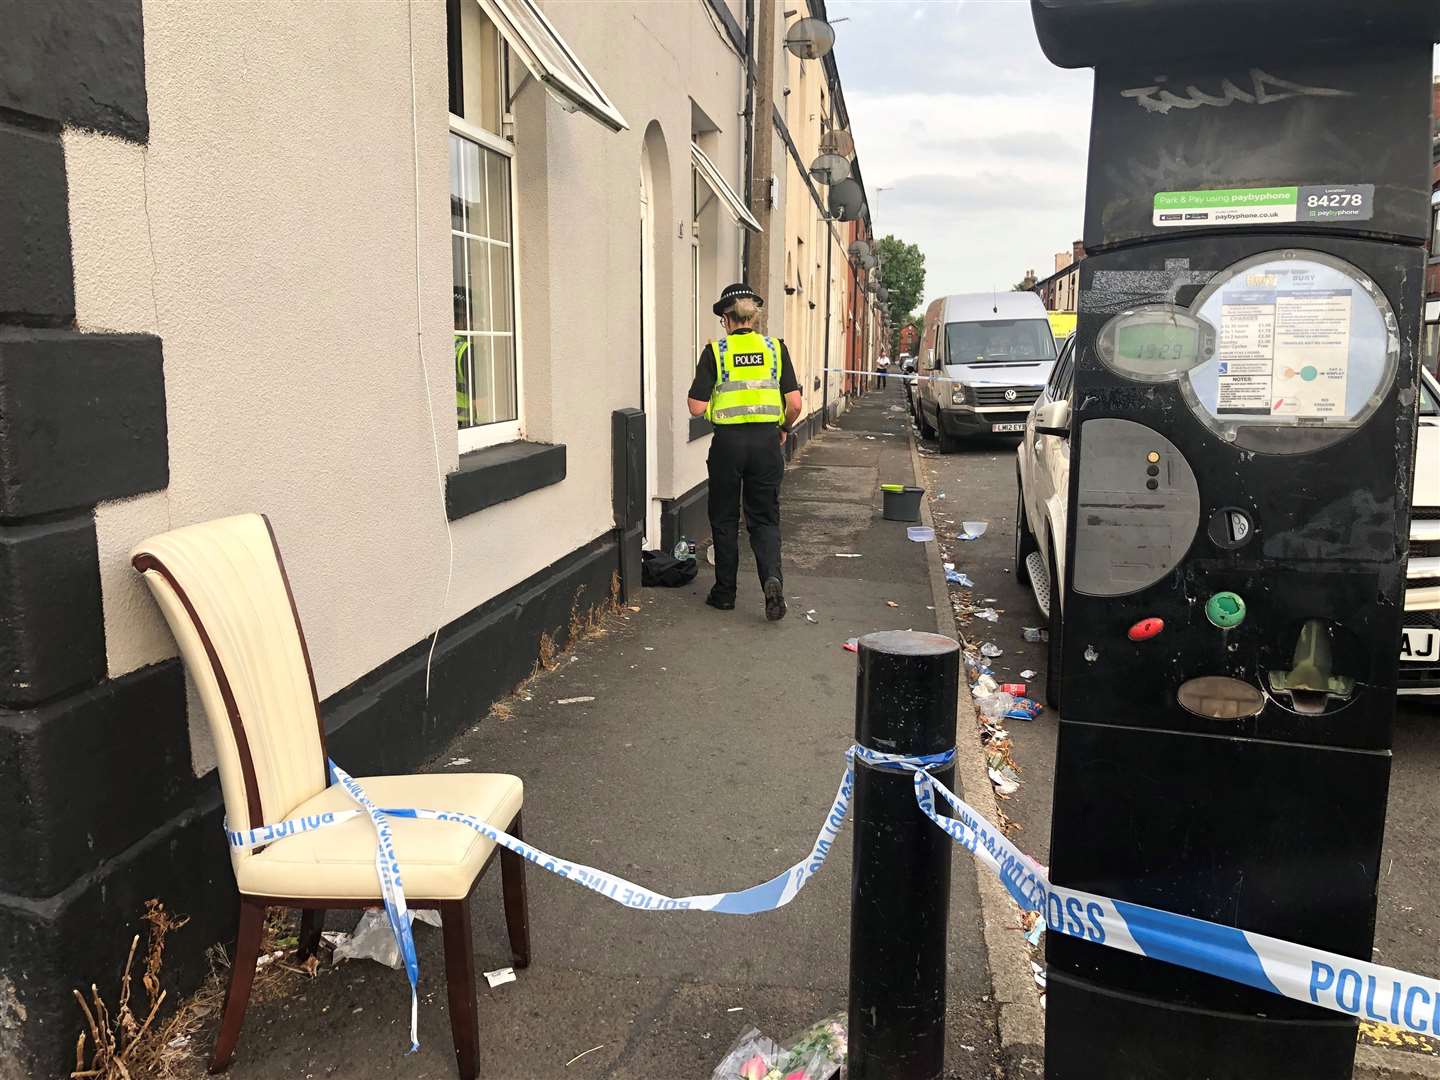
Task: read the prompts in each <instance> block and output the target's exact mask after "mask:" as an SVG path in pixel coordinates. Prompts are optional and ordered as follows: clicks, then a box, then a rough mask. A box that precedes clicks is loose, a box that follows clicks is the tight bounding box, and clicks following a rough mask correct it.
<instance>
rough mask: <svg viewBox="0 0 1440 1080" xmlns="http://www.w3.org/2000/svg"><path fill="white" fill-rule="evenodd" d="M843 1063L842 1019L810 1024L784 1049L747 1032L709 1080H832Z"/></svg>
mask: <svg viewBox="0 0 1440 1080" xmlns="http://www.w3.org/2000/svg"><path fill="white" fill-rule="evenodd" d="M844 1061H845V1017H844V1016H843V1015H838V1016H831V1017H828V1018H827V1019H824V1020H821V1021H820V1022H819V1023H817V1024H812V1025H811V1026H810V1027H808V1028H806V1029H805V1030H804V1031H802V1032H800V1034H798V1035H796V1036H795V1037H794V1038H793V1039H791V1040H790V1041H789V1042H788V1043H786V1044H784V1045H783V1046H782V1045H780V1044H779V1043H776V1042H775V1041H774V1040H773V1039H768V1038H766V1037H765V1036H764V1035H762V1034H761V1033H760V1032H759V1030H757V1029H756V1028H750V1029H749V1030H747V1031H746V1032H744V1033H743V1034H742V1035H741V1036H740V1038H738V1039H737V1040H735V1044H734V1046H732V1047H731V1048H730V1052H729V1053H728V1054H726V1055H725V1059H724V1060H723V1061H721V1062H720V1065H719V1066H718V1067H717V1068H716V1069H715V1071H714V1073H712V1074H711V1078H710V1080H831V1078H832V1077H835V1076H838V1075H839V1072H840V1066H841V1065H842V1064H843V1063H844Z"/></svg>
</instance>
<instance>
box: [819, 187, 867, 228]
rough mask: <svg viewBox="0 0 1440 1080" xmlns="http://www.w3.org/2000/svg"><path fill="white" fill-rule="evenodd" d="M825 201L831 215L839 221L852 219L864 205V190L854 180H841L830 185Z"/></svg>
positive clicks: (857, 215)
mask: <svg viewBox="0 0 1440 1080" xmlns="http://www.w3.org/2000/svg"><path fill="white" fill-rule="evenodd" d="M827 202H828V203H829V206H830V216H831V217H833V218H837V219H839V220H840V221H854V220H855V219H856V218H858V217H859V216H860V208H861V207H862V206H864V205H865V191H864V189H863V188H862V187H861V186H860V185H859V184H857V183H856V182H855V181H854V180H841V181H840V182H839V183H838V184H831V185H830V194H829V198H828V199H827Z"/></svg>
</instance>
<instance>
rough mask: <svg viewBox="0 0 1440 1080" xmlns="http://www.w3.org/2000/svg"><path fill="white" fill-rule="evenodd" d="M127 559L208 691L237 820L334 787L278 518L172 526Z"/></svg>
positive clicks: (272, 814)
mask: <svg viewBox="0 0 1440 1080" xmlns="http://www.w3.org/2000/svg"><path fill="white" fill-rule="evenodd" d="M130 561H131V563H132V565H134V567H135V569H137V570H139V571H140V572H141V573H142V574H143V575H144V576H145V582H146V584H148V585H149V586H150V591H151V593H152V594H154V596H155V600H156V601H157V602H158V603H159V605H160V609H161V611H163V612H164V614H165V620H166V621H167V622H168V623H169V624H170V632H171V633H172V634H174V635H175V640H176V642H177V643H178V644H179V646H180V654H181V656H182V657H184V660H185V666H186V668H187V669H188V670H189V672H190V677H191V678H192V679H194V680H195V685H196V687H197V688H198V689H199V691H200V700H201V701H202V702H203V703H204V705H205V714H206V717H207V719H208V721H209V724H210V734H211V736H212V738H213V740H214V743H215V753H216V757H217V761H218V768H219V772H220V787H221V790H222V792H223V793H224V796H225V815H226V821H227V822H228V823H229V826H230V828H232V829H250V828H255V827H256V826H259V825H265V824H267V823H271V822H275V821H279V820H281V819H282V818H284V817H285V816H286V815H287V814H289V813H290V811H291V810H293V809H294V808H295V806H296V805H298V804H299V803H301V802H303V801H304V800H305V799H308V798H310V797H311V796H312V795H315V794H317V793H318V792H320V791H321V790H323V789H324V788H325V786H326V784H327V782H328V780H327V772H328V770H327V769H326V765H325V733H324V729H323V728H322V727H321V725H320V719H319V704H318V701H317V698H316V694H315V676H314V673H313V672H312V670H311V667H310V656H309V652H308V650H307V649H306V646H305V636H304V633H303V632H302V631H301V629H300V616H299V613H298V612H297V611H296V609H295V599H294V596H293V595H292V594H291V592H290V581H289V579H288V578H287V577H286V576H285V567H284V564H283V563H282V562H281V561H280V549H279V547H278V545H277V544H276V543H275V534H274V532H273V531H272V530H271V528H270V522H269V520H268V519H266V518H265V517H263V516H262V515H260V514H243V515H240V516H238V517H230V518H221V519H219V520H217V521H207V522H205V523H203V524H200V525H190V526H187V527H185V528H183V529H175V530H174V531H172V532H167V533H162V534H160V535H159V536H152V537H151V538H150V539H148V540H146V541H145V542H144V543H142V544H140V545H139V546H138V547H137V548H136V549H135V550H134V551H133V552H132V553H131V560H130ZM232 850H233V849H232ZM235 857H236V858H243V857H245V855H244V854H241V853H239V852H236V853H235Z"/></svg>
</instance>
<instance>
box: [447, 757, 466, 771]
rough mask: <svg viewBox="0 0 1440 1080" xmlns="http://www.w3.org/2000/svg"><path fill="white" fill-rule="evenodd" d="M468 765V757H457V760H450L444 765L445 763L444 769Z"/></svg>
mask: <svg viewBox="0 0 1440 1080" xmlns="http://www.w3.org/2000/svg"><path fill="white" fill-rule="evenodd" d="M469 764H470V759H469V758H468V757H457V758H452V759H451V760H450V761H448V762H446V763H445V767H446V768H453V767H454V766H456V765H469Z"/></svg>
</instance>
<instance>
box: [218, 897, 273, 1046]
mask: <svg viewBox="0 0 1440 1080" xmlns="http://www.w3.org/2000/svg"><path fill="white" fill-rule="evenodd" d="M264 928H265V905H264V904H257V903H255V902H254V901H253V900H250V899H248V898H247V897H244V896H242V897H241V898H240V927H239V930H238V931H237V932H236V935H235V958H234V959H233V960H232V961H231V963H230V986H229V988H228V989H227V990H226V991H225V1008H224V1009H223V1011H222V1012H221V1014H220V1032H219V1034H218V1035H216V1036H215V1049H214V1052H213V1053H212V1054H211V1055H210V1066H209V1071H210V1072H212V1073H218V1072H223V1071H224V1070H225V1069H226V1067H227V1066H229V1064H230V1058H231V1057H232V1056H234V1053H235V1044H236V1043H237V1042H239V1041H240V1025H241V1024H243V1023H244V1022H245V1006H246V1005H247V1004H249V1002H250V985H251V983H253V982H254V981H255V961H256V960H258V959H259V958H260V934H261V931H263V930H264Z"/></svg>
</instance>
